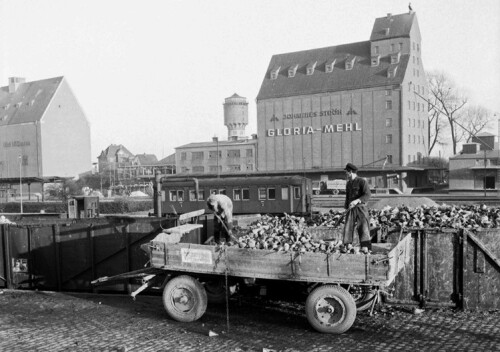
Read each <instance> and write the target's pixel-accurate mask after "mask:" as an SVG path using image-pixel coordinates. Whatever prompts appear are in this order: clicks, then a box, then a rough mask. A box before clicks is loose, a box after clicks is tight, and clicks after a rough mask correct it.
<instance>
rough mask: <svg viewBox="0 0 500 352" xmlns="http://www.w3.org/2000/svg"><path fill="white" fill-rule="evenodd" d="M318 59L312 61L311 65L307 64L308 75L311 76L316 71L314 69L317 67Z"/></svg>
mask: <svg viewBox="0 0 500 352" xmlns="http://www.w3.org/2000/svg"><path fill="white" fill-rule="evenodd" d="M316 64H317V61H314V62H311V63H310V64H309V65H307V69H306V72H307V75H308V76H311V75H312V74H313V73H314V69H315V68H316Z"/></svg>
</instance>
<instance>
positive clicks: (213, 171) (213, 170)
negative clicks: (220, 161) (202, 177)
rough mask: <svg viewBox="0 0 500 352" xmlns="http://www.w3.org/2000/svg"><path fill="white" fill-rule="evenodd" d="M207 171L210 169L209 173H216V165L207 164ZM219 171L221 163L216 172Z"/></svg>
mask: <svg viewBox="0 0 500 352" xmlns="http://www.w3.org/2000/svg"><path fill="white" fill-rule="evenodd" d="M209 171H210V172H211V173H216V172H217V166H216V165H210V166H209ZM221 171H222V166H221V165H219V170H218V172H221Z"/></svg>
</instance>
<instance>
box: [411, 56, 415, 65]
mask: <svg viewBox="0 0 500 352" xmlns="http://www.w3.org/2000/svg"><path fill="white" fill-rule="evenodd" d="M412 58H413V63H415V55H414V56H412Z"/></svg>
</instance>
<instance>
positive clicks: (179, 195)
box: [177, 191, 184, 202]
mask: <svg viewBox="0 0 500 352" xmlns="http://www.w3.org/2000/svg"><path fill="white" fill-rule="evenodd" d="M177 200H178V201H179V202H182V201H184V191H177Z"/></svg>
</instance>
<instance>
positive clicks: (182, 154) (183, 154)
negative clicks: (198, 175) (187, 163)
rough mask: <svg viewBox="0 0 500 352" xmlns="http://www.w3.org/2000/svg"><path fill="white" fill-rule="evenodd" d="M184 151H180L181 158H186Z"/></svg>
mask: <svg viewBox="0 0 500 352" xmlns="http://www.w3.org/2000/svg"><path fill="white" fill-rule="evenodd" d="M186 155H187V153H186V152H181V160H186Z"/></svg>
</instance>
